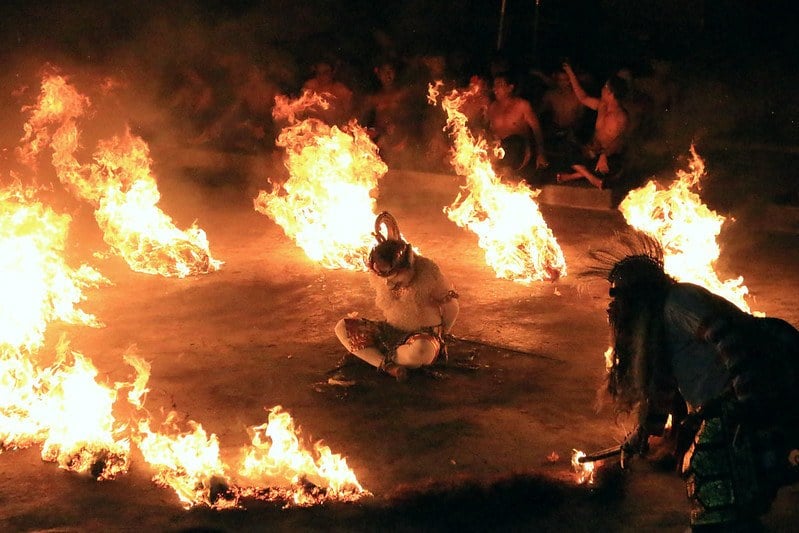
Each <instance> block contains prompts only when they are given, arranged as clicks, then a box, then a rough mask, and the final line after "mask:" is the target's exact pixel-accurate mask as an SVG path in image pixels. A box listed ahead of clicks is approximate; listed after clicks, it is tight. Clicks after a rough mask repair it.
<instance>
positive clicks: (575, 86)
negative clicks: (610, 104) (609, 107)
mask: <svg viewBox="0 0 799 533" xmlns="http://www.w3.org/2000/svg"><path fill="white" fill-rule="evenodd" d="M563 71H564V72H565V73H566V75H567V76H568V77H569V83H571V86H572V90H573V91H574V95H575V96H576V97H577V99H578V100H580V103H581V104H583V105H584V106H586V107H590V108H591V109H593V110H594V111H596V110H597V109H599V98H596V97H594V96H588V93H586V92H585V90H584V89H583V86H582V85H580V81H579V80H578V79H577V76H576V75H575V74H574V71H573V70H572V67H571V65H569V64H568V63H564V64H563Z"/></svg>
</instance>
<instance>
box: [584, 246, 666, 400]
mask: <svg viewBox="0 0 799 533" xmlns="http://www.w3.org/2000/svg"><path fill="white" fill-rule="evenodd" d="M589 256H590V257H591V258H592V259H593V260H594V263H593V264H592V265H591V266H590V267H589V268H588V269H587V270H586V271H584V272H583V273H582V276H591V277H602V278H604V279H606V280H607V281H608V282H610V296H611V297H612V300H611V302H610V305H609V306H608V320H609V322H610V326H611V346H612V347H613V353H612V354H611V361H610V363H611V365H610V367H609V368H608V375H607V382H606V386H605V389H606V392H608V393H610V395H611V397H612V398H613V399H614V404H615V406H616V409H617V410H618V411H621V412H624V411H630V410H633V409H635V408H636V406H638V405H640V404H641V403H642V402H645V401H647V400H650V399H652V398H654V397H655V396H657V394H658V391H659V390H661V388H662V380H663V379H665V378H664V376H668V375H669V374H668V371H667V369H666V367H665V366H664V365H667V363H668V361H667V358H666V357H665V356H664V354H663V349H664V341H663V335H664V333H663V315H662V309H663V302H664V300H665V298H666V295H667V294H668V287H669V286H670V285H672V284H673V283H674V282H675V281H674V279H673V278H672V277H671V276H669V275H668V274H666V272H665V271H664V270H663V246H662V245H661V244H660V241H658V240H657V239H656V238H655V237H653V236H651V235H649V234H646V233H642V232H638V231H633V230H630V231H627V232H623V233H618V234H616V235H615V236H614V239H613V240H612V241H610V242H609V243H607V244H605V245H603V246H602V247H600V248H596V249H592V250H590V251H589Z"/></svg>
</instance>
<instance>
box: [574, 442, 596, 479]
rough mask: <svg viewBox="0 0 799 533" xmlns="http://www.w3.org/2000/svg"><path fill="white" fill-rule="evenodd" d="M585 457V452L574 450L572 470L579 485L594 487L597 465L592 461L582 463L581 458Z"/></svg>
mask: <svg viewBox="0 0 799 533" xmlns="http://www.w3.org/2000/svg"><path fill="white" fill-rule="evenodd" d="M581 457H585V452H582V451H580V450H572V468H573V469H574V473H575V475H576V476H577V483H578V484H580V485H582V484H584V483H585V484H588V485H592V484H593V483H594V472H595V469H596V465H595V463H594V462H592V461H587V462H585V463H581V462H580V458H581Z"/></svg>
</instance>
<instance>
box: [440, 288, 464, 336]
mask: <svg viewBox="0 0 799 533" xmlns="http://www.w3.org/2000/svg"><path fill="white" fill-rule="evenodd" d="M451 293H454V291H450V294H451ZM439 309H440V310H441V324H442V332H441V333H442V334H443V335H447V334H449V332H450V331H451V330H452V326H453V325H454V324H455V320H456V319H457V318H458V312H459V311H460V304H459V303H458V296H457V294H455V296H454V297H452V296H451V295H448V298H447V300H446V301H445V302H444V303H442V304H441V305H440V306H439Z"/></svg>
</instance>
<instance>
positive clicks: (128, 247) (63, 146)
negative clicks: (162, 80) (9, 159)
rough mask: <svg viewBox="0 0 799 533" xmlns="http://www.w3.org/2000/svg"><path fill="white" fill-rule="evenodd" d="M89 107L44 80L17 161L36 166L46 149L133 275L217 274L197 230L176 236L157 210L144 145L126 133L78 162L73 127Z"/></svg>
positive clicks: (53, 78)
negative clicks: (88, 205) (90, 207)
mask: <svg viewBox="0 0 799 533" xmlns="http://www.w3.org/2000/svg"><path fill="white" fill-rule="evenodd" d="M90 105H91V102H90V100H89V99H88V98H87V97H85V96H83V95H81V94H80V93H78V91H77V90H76V89H75V88H74V87H73V86H72V85H70V84H69V83H68V81H67V80H66V78H64V77H63V76H59V75H55V74H50V75H47V76H45V77H44V79H43V80H42V89H41V93H40V95H39V99H38V102H37V104H36V105H35V106H31V107H26V108H23V111H25V110H31V116H30V118H29V120H28V122H27V123H26V124H25V126H24V131H25V135H24V136H23V137H22V139H21V142H22V143H23V145H22V146H21V147H20V148H18V149H17V154H18V157H19V158H20V159H21V160H22V161H23V162H25V163H27V164H29V165H30V166H35V161H36V157H37V155H38V154H39V153H40V152H41V151H42V150H43V149H44V148H45V147H47V146H49V147H50V148H51V149H52V151H53V155H52V163H53V166H54V167H55V169H56V174H57V175H58V179H59V180H60V181H61V182H62V183H63V184H64V185H65V187H67V188H68V189H69V190H70V191H71V192H72V193H73V194H74V195H75V196H77V197H78V198H80V199H82V200H85V201H88V202H90V203H92V204H93V205H94V206H95V209H96V210H95V218H96V219H97V222H98V224H99V226H100V229H101V230H102V232H103V239H104V240H105V242H106V243H107V244H108V245H109V246H110V248H111V249H112V250H113V251H114V253H117V254H118V255H120V256H121V257H122V258H123V259H124V260H125V261H126V262H127V263H128V265H130V267H131V268H132V269H133V270H135V271H137V272H144V273H148V274H160V275H162V276H177V277H181V278H182V277H185V276H188V275H193V274H204V273H208V272H211V271H214V270H218V269H219V268H220V266H221V265H222V262H221V261H218V260H216V259H214V258H213V257H211V253H210V251H209V249H208V241H207V239H206V236H205V232H204V231H203V230H202V229H200V228H198V227H197V226H196V225H192V226H191V227H190V228H189V229H188V230H186V231H181V230H179V229H177V228H176V227H175V225H174V224H173V222H172V219H171V218H170V217H169V216H167V215H166V214H165V213H164V212H163V211H161V210H160V209H159V208H158V207H157V203H158V201H159V200H160V193H159V192H158V187H157V184H156V181H155V178H154V177H153V175H152V172H151V164H152V161H151V159H150V156H149V147H148V146H147V143H145V142H144V140H142V139H141V138H140V137H137V136H134V135H132V134H131V133H130V131H126V132H125V134H124V135H122V136H120V137H113V138H112V139H110V140H107V141H102V142H100V143H99V145H98V148H97V150H96V152H95V153H94V155H93V162H92V163H91V164H81V163H80V162H79V161H78V160H77V159H76V157H75V152H76V151H77V150H78V148H79V137H80V134H79V130H78V125H77V119H78V118H80V117H81V116H83V115H84V113H85V112H86V109H87V108H88V107H89V106H90ZM51 129H52V130H54V131H53V132H52V133H51V132H50V130H51Z"/></svg>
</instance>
